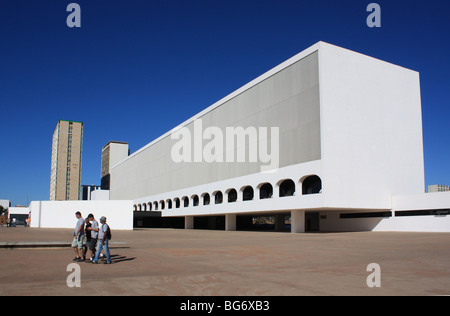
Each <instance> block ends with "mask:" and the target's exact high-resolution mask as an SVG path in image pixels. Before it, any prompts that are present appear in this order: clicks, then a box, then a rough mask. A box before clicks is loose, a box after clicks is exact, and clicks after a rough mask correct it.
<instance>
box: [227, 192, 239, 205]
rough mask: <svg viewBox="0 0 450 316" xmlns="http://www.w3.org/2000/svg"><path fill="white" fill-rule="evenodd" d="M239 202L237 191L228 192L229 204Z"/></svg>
mask: <svg viewBox="0 0 450 316" xmlns="http://www.w3.org/2000/svg"><path fill="white" fill-rule="evenodd" d="M236 201H237V191H236V190H235V189H230V190H229V191H228V203H233V202H236Z"/></svg>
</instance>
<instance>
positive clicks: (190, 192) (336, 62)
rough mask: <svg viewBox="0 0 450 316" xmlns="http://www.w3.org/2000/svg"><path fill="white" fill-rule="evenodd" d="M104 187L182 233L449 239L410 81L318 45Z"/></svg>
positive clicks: (175, 134)
mask: <svg viewBox="0 0 450 316" xmlns="http://www.w3.org/2000/svg"><path fill="white" fill-rule="evenodd" d="M255 131H257V132H258V133H255ZM199 133H200V134H199ZM199 135H200V136H199ZM188 136H192V137H191V138H188ZM219 136H223V139H220V140H217V139H216V138H218V137H219ZM230 138H231V140H230ZM225 143H226V145H225ZM180 144H185V145H186V144H187V145H191V146H180ZM229 144H231V145H229ZM220 145H223V146H220ZM181 147H182V148H181ZM174 153H175V155H174ZM208 153H209V156H208V155H207V154H208ZM269 153H270V154H271V155H269ZM263 154H264V155H263ZM180 156H182V157H184V158H185V159H179V157H180ZM268 158H270V160H269V159H268ZM110 175H111V179H110V181H111V184H110V199H111V200H133V208H134V211H135V213H138V212H155V211H158V212H161V215H162V216H163V217H183V218H184V219H185V227H186V228H195V220H194V219H195V218H200V217H210V218H217V217H221V218H223V219H224V222H225V224H224V226H225V229H227V230H234V229H236V228H239V227H238V226H239V220H240V218H245V217H247V218H248V217H249V216H255V215H265V214H267V215H278V220H277V221H278V222H280V221H281V222H282V221H283V220H282V219H283V218H284V216H290V218H291V230H292V232H304V231H308V230H320V231H342V230H349V231H352V230H411V231H414V230H415V231H417V230H419V231H433V230H434V231H450V222H449V221H448V220H447V216H445V215H446V214H447V213H448V210H449V209H450V194H446V193H439V194H435V195H433V196H429V195H426V194H425V193H424V188H425V182H424V160H423V141H422V114H421V96H420V81H419V73H417V72H416V71H412V70H409V69H405V68H403V67H399V66H396V65H393V64H390V63H387V62H384V61H381V60H378V59H375V58H372V57H368V56H365V55H362V54H359V53H355V52H352V51H349V50H347V49H343V48H340V47H337V46H334V45H330V44H327V43H324V42H319V43H317V44H315V45H313V46H311V47H309V48H308V49H306V50H304V51H303V52H301V53H300V54H298V55H296V56H294V57H293V58H291V59H289V60H287V61H286V62H284V63H282V64H281V65H279V66H277V67H275V68H274V69H272V70H270V71H268V72H267V73H265V74H263V75H262V76H260V77H258V78H257V79H255V80H253V81H252V82H250V83H248V84H247V85H245V86H243V87H242V88H240V89H238V90H237V91H235V92H233V93H232V94H230V95H229V96H227V97H225V98H223V99H222V100H220V101H218V102H217V103H215V104H213V105H211V106H210V107H208V108H206V109H205V110H204V111H202V112H200V113H198V114H197V115H196V116H194V117H192V118H191V119H189V120H187V121H186V122H184V123H182V124H181V125H180V126H178V127H176V128H174V129H173V130H171V131H169V132H168V133H166V134H164V135H162V136H161V137H159V138H158V139H156V140H154V141H153V142H151V143H150V144H148V145H147V146H145V147H143V148H142V149H140V150H138V151H137V152H135V153H133V154H132V155H130V156H128V157H127V158H125V159H124V160H123V161H121V162H119V163H118V164H116V165H114V166H113V167H112V168H110ZM212 222H213V221H210V223H212Z"/></svg>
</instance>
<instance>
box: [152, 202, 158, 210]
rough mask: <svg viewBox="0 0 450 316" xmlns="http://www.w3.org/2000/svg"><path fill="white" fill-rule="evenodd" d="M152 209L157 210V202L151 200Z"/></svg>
mask: <svg viewBox="0 0 450 316" xmlns="http://www.w3.org/2000/svg"><path fill="white" fill-rule="evenodd" d="M153 209H154V210H155V211H157V210H158V202H156V201H155V202H153Z"/></svg>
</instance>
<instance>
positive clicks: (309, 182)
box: [302, 175, 322, 195]
mask: <svg viewBox="0 0 450 316" xmlns="http://www.w3.org/2000/svg"><path fill="white" fill-rule="evenodd" d="M321 191H322V179H320V178H319V177H318V176H316V175H314V176H309V177H307V178H306V179H305V180H303V183H302V194H303V195H308V194H317V193H321Z"/></svg>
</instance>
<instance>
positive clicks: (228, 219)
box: [225, 214, 236, 231]
mask: <svg viewBox="0 0 450 316" xmlns="http://www.w3.org/2000/svg"><path fill="white" fill-rule="evenodd" d="M225 230H226V231H233V230H236V214H226V215H225Z"/></svg>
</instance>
